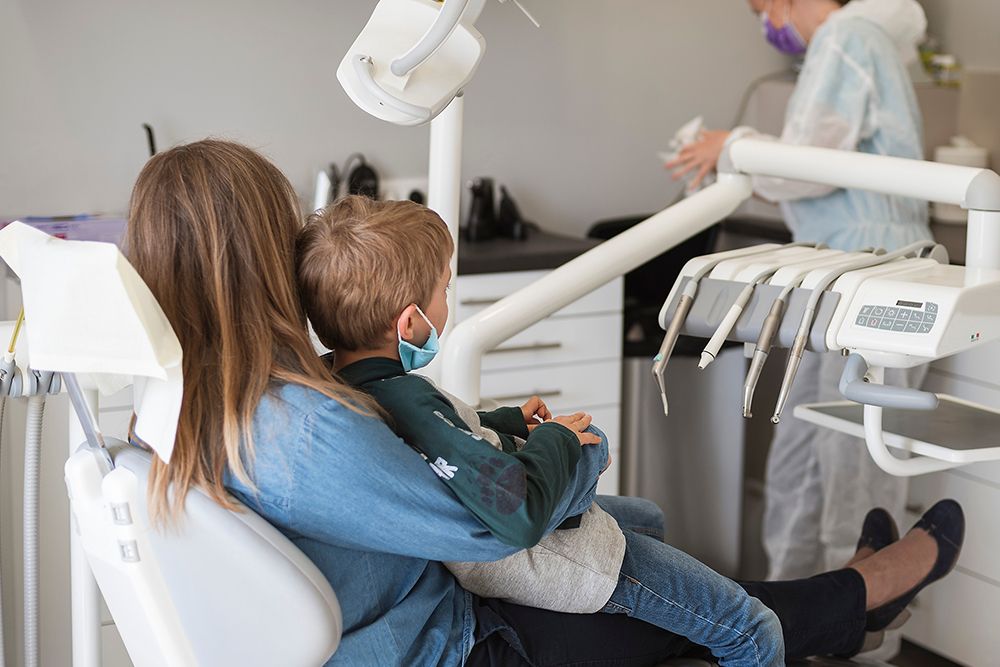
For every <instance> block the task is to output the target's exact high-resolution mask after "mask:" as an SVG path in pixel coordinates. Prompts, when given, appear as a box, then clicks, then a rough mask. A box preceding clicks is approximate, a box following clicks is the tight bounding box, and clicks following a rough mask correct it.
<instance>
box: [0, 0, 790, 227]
mask: <svg viewBox="0 0 1000 667" xmlns="http://www.w3.org/2000/svg"><path fill="white" fill-rule="evenodd" d="M527 2H528V4H529V6H530V7H531V8H532V9H533V11H534V12H535V13H536V14H537V16H538V18H539V19H540V20H541V22H542V30H535V29H534V28H533V27H532V26H531V25H530V24H529V23H528V22H527V21H526V20H525V19H523V18H522V17H521V15H520V14H519V13H518V12H517V11H516V10H515V9H514V7H513V4H512V3H507V4H505V5H500V4H499V3H495V2H494V3H490V5H489V6H488V7H487V9H486V10H485V12H484V14H483V17H482V18H481V19H480V23H479V27H480V29H481V30H482V32H483V33H484V35H485V36H486V39H487V42H488V51H487V56H486V59H485V60H484V62H483V65H482V67H481V69H480V72H479V74H478V76H477V78H476V79H475V81H474V82H473V84H472V85H471V87H470V89H469V91H468V97H467V105H466V123H467V132H466V151H465V158H466V165H465V167H466V168H465V175H466V177H471V176H477V175H492V176H495V177H497V178H498V179H499V180H501V181H502V182H505V183H507V184H508V185H509V186H510V187H511V189H512V191H513V193H514V194H515V196H516V197H517V199H518V200H519V202H520V203H521V206H522V208H523V209H524V211H525V213H526V215H528V216H529V217H531V218H533V219H535V220H537V221H538V222H539V223H541V224H542V225H543V226H544V227H547V228H550V229H552V230H558V231H563V232H568V233H583V231H584V230H585V229H586V228H587V226H589V224H590V223H591V222H593V221H595V220H597V219H600V218H602V217H606V216H614V215H619V214H626V213H632V212H645V211H652V210H655V209H658V208H660V207H661V206H662V205H664V204H665V203H666V202H667V201H669V199H671V198H672V196H673V194H674V193H675V192H676V189H675V187H674V186H673V185H672V184H670V183H669V181H668V179H667V177H666V175H665V173H664V172H663V170H662V169H661V168H660V165H659V164H658V162H657V159H656V157H655V153H656V151H657V150H658V149H661V148H663V147H665V145H666V142H667V140H668V138H669V137H670V136H671V135H672V133H673V131H674V130H675V129H676V127H678V126H679V125H680V124H681V123H683V122H684V121H686V120H687V119H689V118H690V117H692V116H693V115H695V114H697V113H705V114H706V115H707V118H708V120H709V121H710V123H711V124H712V125H715V126H718V125H720V124H723V123H728V122H729V121H730V120H731V118H730V117H731V115H732V113H733V109H734V107H735V106H736V104H737V101H738V99H739V97H740V94H741V93H742V91H743V89H744V87H745V86H746V84H747V83H748V82H749V81H750V80H752V79H753V78H755V77H756V76H758V75H759V74H762V73H765V72H769V71H772V70H775V69H779V68H781V67H782V66H783V64H784V62H783V61H782V60H781V59H780V57H778V56H777V55H776V54H774V53H773V51H772V50H771V49H770V48H769V47H768V46H767V45H766V44H765V43H764V41H763V40H762V39H761V38H760V33H759V31H758V29H757V26H756V24H755V19H754V18H753V16H752V15H751V14H750V12H749V11H747V10H746V9H745V8H744V6H743V5H742V3H741V2H738V1H735V0H698V1H697V2H694V1H686V2H685V1H682V0H615V1H614V2H610V1H608V0H527ZM374 4H375V3H374V2H373V1H372V0H284V1H282V0H211V1H206V0H175V1H172V2H169V3H168V2H157V1H154V0H88V1H87V2H73V1H72V0H4V1H3V2H0V82H2V85H0V118H2V120H0V216H3V215H23V214H51V213H77V212H85V211H112V212H114V211H123V210H124V208H125V205H126V202H127V198H128V194H129V191H130V188H131V185H132V182H133V181H134V179H135V176H136V174H137V173H138V171H139V169H140V168H141V167H142V164H143V162H144V161H145V159H146V147H145V140H144V138H143V134H142V131H141V128H140V125H141V123H143V122H149V123H151V124H152V125H153V126H154V127H155V128H156V130H157V133H158V137H159V140H160V143H161V145H170V144H174V143H177V142H181V141H189V140H193V139H198V138H201V137H204V136H208V135H212V136H222V137H229V138H235V139H238V140H241V141H244V142H246V143H249V144H250V145H253V146H256V147H258V148H260V149H261V150H263V151H264V152H265V153H266V154H268V155H269V156H270V157H271V158H273V159H274V160H275V162H276V163H277V164H278V165H279V166H280V167H281V169H282V170H283V171H284V172H285V173H286V174H287V175H288V177H289V178H290V179H291V181H292V183H293V184H294V185H295V186H296V188H297V189H298V190H299V191H300V193H302V194H303V195H306V194H307V193H308V192H309V190H310V189H311V183H312V175H313V174H314V170H315V169H316V168H317V167H319V166H321V165H322V164H324V163H326V162H329V161H331V160H336V161H341V160H343V159H344V158H345V157H346V156H347V155H348V154H349V153H350V152H352V151H355V150H362V151H364V152H365V153H366V154H367V155H368V156H369V157H370V159H371V160H372V161H373V162H374V163H375V164H376V166H377V167H379V168H381V169H382V171H383V172H384V173H385V174H386V175H388V176H397V177H407V176H418V175H424V174H426V151H427V130H426V129H425V128H415V129H413V128H411V129H406V128H398V127H395V126H390V125H387V124H384V123H382V122H380V121H376V120H374V119H371V118H369V117H368V116H366V115H365V114H364V113H362V112H361V111H360V110H358V109H356V108H355V107H354V106H353V105H352V104H351V102H350V101H349V100H348V99H347V97H346V95H344V93H343V92H342V91H341V89H340V87H339V85H338V84H337V82H336V79H335V69H336V66H337V64H338V62H339V60H340V58H341V57H342V55H343V54H344V53H345V52H346V50H347V48H348V47H349V45H350V44H351V42H352V41H353V39H354V37H355V35H356V34H357V32H358V31H359V30H360V28H361V27H362V25H363V24H364V22H365V21H366V19H367V17H368V15H369V14H370V13H371V9H372V7H373V6H374Z"/></svg>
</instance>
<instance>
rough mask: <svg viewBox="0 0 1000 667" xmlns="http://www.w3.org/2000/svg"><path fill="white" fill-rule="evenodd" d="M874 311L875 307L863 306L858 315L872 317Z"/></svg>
mask: <svg viewBox="0 0 1000 667" xmlns="http://www.w3.org/2000/svg"><path fill="white" fill-rule="evenodd" d="M874 309H875V306H861V312H860V313H858V314H859V315H871V314H872V311H873V310H874Z"/></svg>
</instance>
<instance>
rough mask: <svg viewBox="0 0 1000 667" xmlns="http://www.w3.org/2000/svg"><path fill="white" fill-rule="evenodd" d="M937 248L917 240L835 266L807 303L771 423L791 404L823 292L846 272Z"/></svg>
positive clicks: (815, 288) (819, 283) (778, 421)
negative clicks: (790, 398)
mask: <svg viewBox="0 0 1000 667" xmlns="http://www.w3.org/2000/svg"><path fill="white" fill-rule="evenodd" d="M935 245H937V244H936V243H935V242H934V241H918V242H916V243H911V244H910V245H908V246H905V247H903V248H900V249H899V250H895V251H893V252H890V253H886V254H884V255H875V256H872V257H866V258H865V259H860V260H858V261H857V262H854V263H852V264H848V265H846V266H839V267H836V268H834V269H831V270H830V271H829V272H828V273H826V274H825V275H824V276H823V278H822V279H821V280H820V281H819V282H818V283H817V284H816V286H815V287H814V288H813V292H812V294H811V295H810V296H809V302H808V303H807V304H806V310H805V312H804V313H803V314H802V319H801V320H800V321H799V328H798V331H797V332H796V333H795V340H794V341H793V342H792V349H791V351H790V352H789V355H788V364H787V365H786V366H785V377H784V379H783V380H782V382H781V389H780V390H779V391H778V402H777V404H775V406H774V415H773V416H772V417H771V423H772V424H778V423H780V422H781V413H782V411H783V410H784V409H785V404H786V403H787V402H788V395H789V393H790V392H791V389H792V384H793V383H794V382H795V376H796V374H797V373H798V370H799V365H800V364H801V363H802V353H803V352H805V349H806V345H807V344H808V342H809V332H810V330H812V324H813V318H814V317H815V316H816V308H817V306H818V305H819V300H820V298H821V297H822V296H823V293H824V292H826V290H827V289H828V288H829V287H830V286H831V285H833V283H834V282H835V281H836V280H837V279H838V278H840V277H841V276H842V275H844V274H845V273H850V272H851V271H860V270H861V269H868V268H871V267H873V266H878V265H880V264H885V263H887V262H891V261H893V260H896V259H899V258H900V257H906V256H907V255H909V254H911V253H914V252H920V251H921V250H924V249H925V248H930V247H933V246H935Z"/></svg>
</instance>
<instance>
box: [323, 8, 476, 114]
mask: <svg viewBox="0 0 1000 667" xmlns="http://www.w3.org/2000/svg"><path fill="white" fill-rule="evenodd" d="M472 4H474V5H481V4H482V3H481V2H475V1H474V2H473V3H472ZM440 11H441V4H440V3H437V2H434V1H433V0H381V1H380V2H379V3H378V5H377V6H376V7H375V11H374V12H373V13H372V16H371V18H370V19H369V20H368V23H367V24H366V25H365V27H364V29H363V30H362V31H361V34H360V35H358V38H357V39H356V40H355V41H354V44H353V45H352V46H351V48H350V49H349V50H348V51H347V54H346V55H345V56H344V59H343V60H342V61H341V63H340V66H339V67H338V68H337V79H338V80H339V81H340V84H341V85H342V86H343V88H344V90H345V91H346V92H347V94H348V96H349V97H350V98H351V100H353V101H354V103H355V104H357V105H358V106H359V107H361V108H362V109H363V110H364V111H367V112H368V113H369V114H371V115H372V116H375V117H376V118H380V119H381V120H384V121H388V122H390V123H395V124H397V125H407V126H412V125H422V124H424V123H427V122H429V121H430V120H432V119H433V118H434V117H435V116H437V115H438V114H439V113H441V111H443V110H444V108H445V107H447V106H448V104H449V103H450V102H451V101H452V100H453V99H454V98H455V96H456V95H458V94H459V93H460V92H461V91H462V89H463V88H465V86H466V85H468V83H469V81H470V80H471V79H472V77H473V75H474V74H475V73H476V69H477V68H478V67H479V62H480V61H481V60H482V57H483V54H484V53H485V51H486V40H484V39H483V36H482V35H481V34H480V33H479V32H478V31H477V30H476V29H475V28H474V27H472V25H471V24H470V23H468V22H466V21H464V20H463V21H462V22H461V23H460V24H459V25H458V26H457V27H456V28H455V29H454V30H453V31H452V32H451V33H450V34H449V36H448V37H447V39H446V40H445V41H444V43H443V44H442V45H441V46H440V47H439V48H438V49H437V50H436V51H434V53H433V55H431V56H430V57H429V58H427V60H426V61H424V62H423V63H422V64H420V66H419V67H417V68H416V69H414V70H413V71H412V72H410V73H409V74H407V75H405V76H396V75H395V74H393V73H392V71H391V66H392V63H393V61H394V60H396V59H397V58H399V57H400V56H402V55H404V54H406V53H408V52H409V51H410V50H411V49H412V48H413V47H414V45H416V44H418V43H420V42H421V40H422V39H423V37H424V35H426V34H427V33H428V31H429V30H430V29H431V27H432V26H433V25H434V23H435V21H436V20H437V18H438V14H439V12H440ZM477 11H478V10H477ZM358 56H367V57H369V58H371V60H372V66H371V68H372V78H373V80H374V81H373V82H372V81H370V80H366V79H365V78H364V76H365V74H364V70H363V68H358V67H357V66H356V65H355V59H356V58H357V57H358ZM372 83H374V84H375V88H374V90H375V91H376V92H373V87H372ZM392 99H395V100H398V101H400V102H402V103H403V104H404V105H412V106H414V107H417V108H419V109H423V110H426V115H420V114H417V113H407V112H405V111H400V110H399V109H397V108H394V107H393V104H392V102H391V100H392Z"/></svg>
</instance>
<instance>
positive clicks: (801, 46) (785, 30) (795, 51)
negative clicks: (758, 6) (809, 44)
mask: <svg viewBox="0 0 1000 667" xmlns="http://www.w3.org/2000/svg"><path fill="white" fill-rule="evenodd" d="M760 22H761V27H762V28H763V29H764V36H765V37H766V38H767V41H768V42H769V43H770V44H771V46H773V47H774V48H776V49H778V50H779V51H781V52H782V53H784V54H786V55H789V56H801V55H802V54H803V53H805V52H806V40H804V39H802V35H800V34H799V31H798V30H796V29H795V26H794V25H792V22H791V21H790V20H788V12H786V13H785V25H783V26H781V27H780V28H778V27H776V26H775V25H774V23H773V22H772V21H771V17H770V16H768V15H767V12H764V13H762V14H761V15H760Z"/></svg>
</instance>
